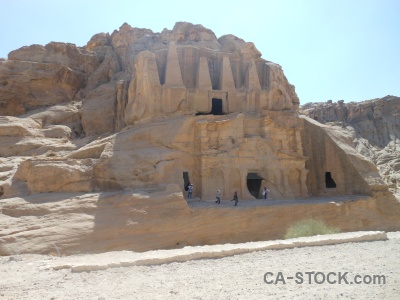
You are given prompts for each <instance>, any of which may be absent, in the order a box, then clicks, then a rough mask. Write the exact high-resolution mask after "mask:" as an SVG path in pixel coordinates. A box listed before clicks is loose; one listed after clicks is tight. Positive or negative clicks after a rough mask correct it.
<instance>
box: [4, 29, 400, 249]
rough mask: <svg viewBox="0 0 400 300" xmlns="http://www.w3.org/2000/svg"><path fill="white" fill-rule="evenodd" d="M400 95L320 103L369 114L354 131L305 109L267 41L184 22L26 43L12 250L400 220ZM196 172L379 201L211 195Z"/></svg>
mask: <svg viewBox="0 0 400 300" xmlns="http://www.w3.org/2000/svg"><path fill="white" fill-rule="evenodd" d="M396 99H397V98H396ZM396 99H395V100H393V99H392V98H390V99H386V100H382V101H383V102H382V105H381V104H379V106H380V107H381V108H380V109H378V108H376V107H375V106H373V107H374V108H373V109H372V108H370V106H369V104H368V105H366V106H365V110H366V111H368V113H367V117H366V115H365V114H364V113H363V112H359V111H358V110H357V109H353V110H349V109H348V108H347V107H346V106H345V105H344V104H343V103H339V104H338V105H337V108H332V109H330V110H329V113H328V114H326V113H325V114H324V113H320V114H323V116H324V117H325V118H328V119H329V121H332V120H333V119H334V118H339V119H340V120H341V121H342V122H348V123H349V124H350V123H352V124H357V125H354V126H355V127H354V129H352V130H350V131H349V130H347V129H346V128H345V127H343V126H341V127H338V126H332V125H330V124H327V123H326V124H322V123H321V122H317V121H316V120H315V118H314V117H315V116H316V117H318V118H321V120H320V119H319V120H318V121H322V120H323V118H322V117H321V116H319V115H313V114H311V113H309V116H311V118H309V117H307V116H299V114H298V113H299V111H298V107H299V100H298V98H297V95H296V93H295V89H294V86H292V85H291V84H290V83H289V82H288V80H287V79H286V77H285V75H284V74H283V71H282V68H281V67H280V66H279V65H277V64H275V63H272V62H269V61H267V60H265V59H263V58H262V57H261V53H260V52H259V51H258V50H257V48H256V47H255V45H254V44H253V43H251V42H245V41H244V40H242V39H240V38H237V37H235V36H233V35H226V36H222V37H220V38H217V37H216V36H215V34H214V33H213V32H212V31H211V30H209V29H206V28H204V27H203V26H201V25H193V24H190V23H184V22H179V23H176V25H175V26H174V28H173V29H172V30H167V29H165V30H163V32H161V33H153V32H152V31H151V30H148V29H139V28H132V27H131V26H130V25H128V24H123V25H122V26H121V28H120V29H119V30H116V31H114V32H113V33H112V34H111V35H110V34H108V33H107V34H106V33H100V34H96V35H94V36H93V37H92V38H91V40H90V41H89V42H88V44H87V45H86V46H85V47H76V46H75V45H72V44H63V43H55V42H52V43H49V44H47V45H46V46H39V45H33V46H28V47H23V48H21V49H18V50H15V51H13V52H11V53H10V54H9V57H8V60H3V61H0V115H1V116H0V187H1V189H0V197H1V200H0V211H1V213H2V221H3V220H5V221H4V222H6V223H3V224H5V227H4V229H3V228H2V229H1V230H2V231H0V254H6V253H13V251H15V249H16V248H18V249H19V250H18V251H20V252H40V251H43V252H51V251H53V250H51V249H54V244H57V247H60V248H62V249H63V250H65V251H66V253H73V252H77V251H105V250H111V249H135V250H147V249H155V248H164V247H167V248H170V247H179V246H181V245H183V244H189V245H200V244H207V243H210V244H212V243H224V242H242V241H248V240H262V239H270V238H280V237H282V235H283V233H284V231H285V230H286V228H287V226H289V225H290V224H291V223H293V222H295V221H296V220H300V219H301V218H305V217H310V216H311V217H317V216H321V218H323V219H324V220H325V221H327V222H328V223H329V224H333V225H337V226H338V227H340V228H341V229H342V230H344V231H348V230H361V229H368V230H373V229H374V230H376V229H379V230H381V229H396V228H399V226H400V224H399V222H398V220H399V218H398V215H399V204H398V203H397V202H396V200H395V198H394V197H393V195H392V194H391V193H390V192H389V190H388V185H387V183H389V184H390V182H393V178H396V177H395V176H397V175H396V174H395V173H394V171H393V172H392V170H397V169H398V168H397V164H398V163H397V160H395V161H393V160H392V159H393V158H394V157H397V156H396V155H397V153H398V149H397V148H396V147H397V146H396V145H397V144H398V142H397V141H398V123H396V122H397V119H398V117H396V116H397V114H398V105H397V104H396V105H392V104H390V107H388V106H387V105H386V103H389V102H390V103H392V102H393V103H397V102H396V101H397V100H396ZM371 110H372V111H373V113H372V114H371V113H370V112H371ZM315 111H317V110H315ZM390 111H391V113H392V115H389V112H390ZM315 114H318V113H315ZM370 115H371V117H370ZM349 116H351V118H350V119H349ZM331 118H332V120H331ZM328 119H327V120H328ZM349 120H352V121H351V122H350V121H349ZM371 120H372V124H373V125H371V124H370V123H371ZM349 126H350V125H348V126H347V128H349ZM357 130H359V132H360V133H359V137H358V136H357V139H356V143H355V142H354V141H355V140H354V138H355V137H356V135H357V134H358V133H357V134H356V132H357ZM371 130H372V132H374V133H373V135H372V136H373V138H372V140H371V141H370V142H368V143H367V142H365V141H367V138H368V134H369V131H371ZM383 133H384V134H385V136H384V137H382V134H383ZM394 137H396V139H394ZM367 144H368V146H366V145H367ZM362 145H364V146H363V147H361V146H362ZM382 147H383V148H382ZM364 148H365V149H366V150H365V149H364ZM378 148H379V149H381V150H382V149H384V151H386V152H385V154H384V153H381V152H379V151H381V150H376V149H378ZM387 149H392V150H393V151H392V152H389V150H387ZM396 151H397V152H396ZM364 152H365V153H364ZM376 153H379V155H378V154H376ZM388 153H389V154H388ZM376 157H379V160H374V159H375V158H376ZM372 158H374V159H372ZM396 159H397V158H396ZM374 163H375V164H377V165H378V167H379V170H380V173H381V175H383V179H382V176H381V175H380V173H379V171H378V169H377V167H376V165H375V164H374ZM386 167H387V168H388V170H389V171H388V172H389V173H390V176H391V177H389V175H388V174H385V172H384V170H385V169H384V168H386ZM396 168H397V169H396ZM385 176H386V177H385ZM388 180H389V181H390V182H388ZM190 183H191V184H194V190H193V196H194V197H195V198H197V199H203V200H210V199H214V198H215V193H216V191H217V190H218V189H220V190H221V192H222V200H230V199H231V197H232V195H233V193H234V192H235V191H237V192H238V195H239V199H240V203H243V205H244V204H245V205H244V206H248V205H250V207H251V203H254V201H259V200H256V199H257V198H261V190H262V188H263V187H264V186H266V187H268V189H269V190H270V195H271V196H272V197H273V198H274V199H275V201H277V203H280V202H279V201H284V199H288V198H290V199H299V198H306V199H307V198H308V197H310V196H316V197H339V198H340V197H341V196H343V195H347V196H349V197H350V196H352V195H358V196H360V197H362V199H363V200H362V201H356V203H355V204H352V202H349V203H347V202H346V203H345V204H332V205H331V204H328V203H325V204H324V205H322V204H321V205H314V204H313V205H311V206H310V205H305V204H304V205H300V206H296V207H293V206H291V207H285V208H280V209H278V208H271V207H267V206H265V207H261V208H260V207H258V208H254V209H249V208H247V209H244V210H241V209H239V210H232V209H231V208H229V209H228V208H223V209H216V208H215V207H209V206H208V207H206V208H205V209H203V208H196V207H189V206H188V204H187V203H186V201H185V199H184V196H183V195H184V194H186V190H187V187H188V185H189V184H190ZM389 186H390V187H391V188H393V185H389ZM65 193H67V194H65ZM68 193H75V194H74V195H72V196H71V194H68ZM339 198H337V199H339ZM357 199H359V198H357ZM334 200H335V198H334ZM342 202H343V201H342ZM212 203H213V202H212ZM257 203H258V202H257ZM282 203H283V202H282ZM258 206H260V205H258ZM261 206H263V205H261ZM311 212H312V213H311ZM3 216H4V218H3ZM350 219H351V221H349V220H350ZM266 220H267V221H266ZM279 220H281V222H279ZM37 223H40V224H39V225H38V224H37ZM279 224H280V225H279ZM238 226H239V227H238ZM32 228H33V229H32ZM215 228H218V230H216V229H215ZM238 228H239V231H238ZM266 228H268V229H266Z"/></svg>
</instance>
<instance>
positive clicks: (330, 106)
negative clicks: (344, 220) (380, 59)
mask: <svg viewBox="0 0 400 300" xmlns="http://www.w3.org/2000/svg"><path fill="white" fill-rule="evenodd" d="M302 110H303V113H304V114H306V115H308V116H309V117H311V118H313V119H314V120H317V121H318V122H321V123H324V124H325V125H326V126H329V127H330V130H331V131H336V132H338V131H342V132H344V134H347V135H348V136H349V139H348V140H349V144H350V145H351V147H352V148H354V149H356V150H357V151H358V152H359V153H360V154H361V155H363V156H364V157H366V159H368V160H369V161H371V162H372V163H373V164H374V165H376V166H377V168H378V170H379V173H380V175H381V176H382V178H383V180H384V182H385V184H387V185H388V186H389V188H390V190H391V191H392V192H393V193H396V194H398V196H399V197H400V172H399V171H400V121H399V120H400V98H399V97H394V96H386V97H383V98H380V99H374V100H368V101H363V102H358V103H355V102H350V103H346V104H345V103H344V102H343V101H339V102H337V103H332V102H331V101H330V102H328V103H309V104H306V105H304V106H303V107H302Z"/></svg>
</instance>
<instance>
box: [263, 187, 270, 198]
mask: <svg viewBox="0 0 400 300" xmlns="http://www.w3.org/2000/svg"><path fill="white" fill-rule="evenodd" d="M268 192H269V189H267V188H266V187H265V188H264V190H263V192H262V194H263V198H264V200H267V198H268Z"/></svg>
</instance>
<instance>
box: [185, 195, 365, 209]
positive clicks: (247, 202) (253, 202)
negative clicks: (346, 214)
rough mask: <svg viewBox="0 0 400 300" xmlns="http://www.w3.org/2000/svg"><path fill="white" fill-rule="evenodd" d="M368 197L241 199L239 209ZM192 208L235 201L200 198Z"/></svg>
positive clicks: (191, 203) (227, 203)
mask: <svg viewBox="0 0 400 300" xmlns="http://www.w3.org/2000/svg"><path fill="white" fill-rule="evenodd" d="M366 198H368V196H360V195H346V196H327V197H310V198H297V199H275V198H269V199H267V200H263V199H239V202H238V207H244V208H250V207H257V206H281V205H299V204H302V205H304V204H317V203H329V202H336V203H338V202H346V201H357V200H359V199H366ZM188 204H189V207H190V208H202V207H223V208H226V207H231V206H233V205H234V201H230V200H221V204H216V203H215V200H213V199H207V200H201V199H199V198H195V199H190V200H188Z"/></svg>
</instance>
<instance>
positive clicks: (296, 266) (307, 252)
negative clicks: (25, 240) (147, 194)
mask: <svg viewBox="0 0 400 300" xmlns="http://www.w3.org/2000/svg"><path fill="white" fill-rule="evenodd" d="M388 236H389V240H388V241H377V242H364V243H348V244H341V245H334V246H320V247H304V248H295V249H286V250H268V251H260V252H254V253H248V254H242V255H235V256H231V257H225V258H221V259H201V260H193V261H188V262H184V263H170V264H164V265H156V266H131V267H121V268H110V269H107V270H101V271H93V272H81V273H74V272H71V270H69V269H61V270H58V271H55V270H53V269H51V268H48V265H49V264H54V263H62V261H63V259H64V258H63V257H51V256H42V255H17V256H12V257H0V299H96V300H100V299H400V271H399V270H400V232H396V233H389V234H388ZM215 247H218V246H215ZM110 255H114V256H118V255H124V252H121V253H120V254H119V253H118V252H117V253H116V252H113V253H112V254H111V253H110ZM80 258H81V259H88V260H89V259H93V256H91V255H82V256H80ZM267 272H271V273H273V275H272V274H268V275H267V276H266V280H267V281H268V282H269V281H271V280H272V281H274V280H276V279H278V283H277V284H267V283H265V282H264V274H265V273H267ZM279 272H282V273H279ZM296 272H301V274H302V276H303V283H299V282H300V279H299V278H300V277H297V278H296ZM306 272H321V273H318V275H317V277H315V278H314V277H313V276H314V275H313V274H311V275H310V276H311V280H312V282H311V283H309V279H308V274H307V273H306ZM329 272H335V273H336V276H334V275H330V277H329V279H330V282H335V283H332V284H330V283H328V282H327V279H328V278H325V282H323V283H320V284H318V283H316V282H315V281H314V279H316V281H318V282H321V281H322V279H323V276H324V275H325V276H327V274H328V273H329ZM339 272H340V273H341V274H342V275H343V274H345V272H348V273H347V275H346V276H345V277H344V278H346V280H347V282H348V284H346V281H345V280H344V279H343V278H342V279H340V281H341V282H340V283H339ZM279 274H281V275H282V276H283V280H284V282H283V281H282V277H279V276H280V275H279ZM299 274H300V273H299ZM299 274H298V276H300V275H299ZM323 274H324V275H323ZM332 274H333V273H332ZM357 274H359V275H362V276H365V277H364V279H366V280H367V281H369V279H371V280H373V275H383V276H384V280H385V283H384V282H383V278H380V279H381V282H380V283H377V282H376V283H375V284H373V283H372V282H371V283H369V284H366V283H361V284H355V283H353V284H350V282H352V281H354V276H355V275H357ZM292 276H293V277H295V278H293V279H288V278H287V277H292ZM362 278H363V277H360V278H357V279H360V280H362ZM279 279H280V280H279ZM377 279H378V278H377V277H376V279H375V280H377ZM295 280H297V282H298V283H296V281H295Z"/></svg>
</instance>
